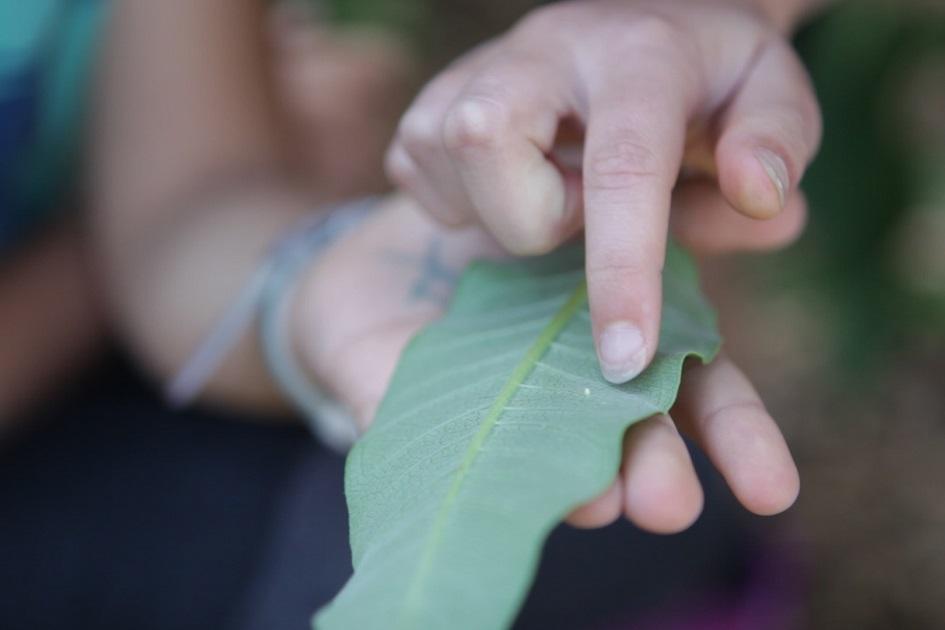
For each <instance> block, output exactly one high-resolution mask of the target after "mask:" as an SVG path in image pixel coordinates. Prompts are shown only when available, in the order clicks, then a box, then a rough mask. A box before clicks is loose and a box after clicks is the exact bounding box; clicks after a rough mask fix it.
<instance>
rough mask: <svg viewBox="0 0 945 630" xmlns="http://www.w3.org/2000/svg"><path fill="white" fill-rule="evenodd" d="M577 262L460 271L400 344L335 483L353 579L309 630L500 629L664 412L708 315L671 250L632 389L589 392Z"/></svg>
mask: <svg viewBox="0 0 945 630" xmlns="http://www.w3.org/2000/svg"><path fill="white" fill-rule="evenodd" d="M583 263H584V252H583V249H582V248H579V247H573V248H568V249H564V250H561V251H558V252H556V253H554V254H551V255H548V256H544V257H541V258H535V259H530V260H526V261H516V262H511V263H508V262H505V263H495V262H481V263H475V264H474V265H472V266H471V267H470V268H469V270H468V271H467V272H466V273H465V274H464V276H463V278H462V280H461V281H460V285H459V287H458V288H457V291H456V295H455V296H454V299H453V303H452V305H451V307H450V310H449V312H448V313H447V315H446V316H445V317H444V318H443V319H442V320H440V321H438V322H436V323H434V324H432V325H431V326H429V327H427V328H426V329H425V330H424V331H423V332H422V333H421V334H419V335H418V336H417V337H416V338H415V339H414V340H413V341H412V342H411V344H410V345H409V347H408V348H407V350H406V351H405V352H404V355H403V357H402V358H401V361H400V364H399V365H398V367H397V370H396V373H395V374H394V377H393V380H392V383H391V386H390V388H389V390H388V393H387V395H386V397H385V399H384V401H383V402H382V404H381V406H380V409H379V411H378V414H377V418H376V420H375V422H374V425H373V426H372V428H371V429H370V430H369V431H368V432H367V434H366V435H365V436H364V437H363V438H362V439H361V440H360V441H359V442H358V444H357V445H356V446H355V447H354V449H353V450H352V451H351V453H350V455H349V457H348V462H347V467H346V475H345V491H346V494H347V499H348V508H349V512H350V525H351V532H350V533H351V550H352V556H353V563H354V575H353V576H352V578H351V579H350V580H349V582H348V583H347V584H346V585H345V587H344V588H343V589H342V591H341V593H340V594H339V595H338V596H337V597H336V598H335V599H334V601H332V602H331V603H330V604H329V605H328V606H327V607H326V608H324V609H323V610H322V611H320V612H319V613H318V615H317V616H316V618H315V620H314V622H315V625H316V627H317V628H320V629H324V630H333V629H345V630H347V629H357V630H373V629H381V628H384V629H390V628H393V629H399V630H408V629H409V630H413V629H427V628H431V629H438V628H450V629H454V630H462V629H465V628H469V629H470V630H483V629H491V628H504V627H507V626H508V625H510V624H511V623H512V621H513V620H514V617H515V614H516V612H517V610H518V607H519V606H520V604H521V602H522V600H523V599H524V597H525V595H526V593H527V591H528V587H529V585H530V583H531V581H532V578H533V577H534V573H535V570H536V566H537V564H538V559H539V556H540V553H541V547H542V544H543V543H544V540H545V539H546V537H547V536H548V534H549V533H550V531H551V530H552V528H554V527H555V526H556V525H557V524H558V523H559V522H560V521H561V520H562V519H563V518H564V517H565V516H566V515H567V514H568V512H570V511H571V510H572V509H573V508H575V507H576V506H578V505H580V504H581V503H583V502H585V501H587V500H589V499H591V498H593V497H594V496H596V495H598V494H600V493H601V492H602V491H603V490H604V489H605V488H606V487H607V486H608V485H609V484H610V483H611V481H612V480H613V478H614V475H615V473H616V472H617V469H618V467H619V465H620V455H621V437H622V435H623V433H624V431H626V429H627V427H629V426H630V425H631V424H633V423H634V422H637V421H639V420H642V419H644V418H647V417H649V416H652V415H653V414H656V413H663V412H666V411H667V410H668V409H669V408H670V406H671V405H672V403H673V401H674V400H675V398H676V392H677V390H678V387H679V381H680V375H681V372H682V366H683V361H684V360H685V359H686V357H687V356H690V355H695V356H697V357H699V358H701V359H702V360H703V361H707V360H710V359H711V358H712V357H713V356H714V355H715V353H716V351H717V349H718V347H719V343H720V341H719V336H718V333H717V332H716V327H715V315H714V313H713V312H712V310H711V308H710V307H709V306H708V304H707V303H706V302H705V300H704V299H703V298H702V296H701V294H700V292H699V286H698V278H697V275H696V272H695V268H694V266H693V265H692V263H691V262H690V260H689V259H688V258H687V257H686V256H685V254H683V253H682V252H681V251H679V250H677V249H675V248H670V250H669V252H668V254H667V261H666V266H665V270H664V276H663V294H664V305H663V316H662V328H661V336H660V343H659V348H658V351H657V355H656V358H655V360H654V361H653V362H652V364H651V365H650V367H649V368H647V370H646V371H645V372H644V373H643V374H641V375H640V376H639V377H637V378H636V379H634V380H633V381H631V382H629V383H626V384H624V385H619V386H617V385H612V384H610V383H608V382H607V381H605V380H604V379H603V378H602V377H601V376H600V370H599V368H598V364H597V358H596V354H595V352H594V344H593V338H592V335H591V324H590V316H589V313H588V309H587V289H586V284H585V281H584V269H583Z"/></svg>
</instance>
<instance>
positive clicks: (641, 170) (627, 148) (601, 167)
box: [588, 133, 660, 189]
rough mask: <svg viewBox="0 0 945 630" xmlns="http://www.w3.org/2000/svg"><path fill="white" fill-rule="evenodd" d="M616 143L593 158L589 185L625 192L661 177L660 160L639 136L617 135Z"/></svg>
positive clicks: (589, 167) (590, 166)
mask: <svg viewBox="0 0 945 630" xmlns="http://www.w3.org/2000/svg"><path fill="white" fill-rule="evenodd" d="M614 137H615V140H614V141H612V142H610V143H609V144H608V145H607V146H606V147H604V148H603V149H602V150H600V151H599V152H597V153H596V154H595V155H594V156H592V158H591V160H590V163H589V164H588V169H589V171H590V172H589V173H588V175H590V178H591V179H590V181H589V182H588V184H589V185H590V186H591V187H593V188H597V189H624V188H628V187H629V186H630V185H631V184H632V182H633V181H634V180H639V179H652V178H653V177H656V176H658V175H659V173H660V164H659V159H658V158H657V156H656V154H655V153H654V152H653V150H652V149H651V148H650V147H649V146H648V145H647V144H646V143H644V142H643V141H642V140H641V139H640V138H638V137H636V134H628V133H623V134H614Z"/></svg>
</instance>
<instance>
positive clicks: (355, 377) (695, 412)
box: [294, 197, 798, 532]
mask: <svg viewBox="0 0 945 630" xmlns="http://www.w3.org/2000/svg"><path fill="white" fill-rule="evenodd" d="M741 220H742V221H744V223H742V224H739V223H735V224H733V227H732V230H730V231H729V232H725V233H720V234H721V236H720V237H719V238H718V239H717V240H715V241H713V240H711V239H707V238H704V237H703V238H702V240H701V246H700V251H703V252H711V251H717V250H719V249H728V248H730V247H737V246H739V245H740V244H741V245H744V244H745V243H749V242H753V241H754V239H755V238H756V236H757V235H756V234H755V232H754V231H753V230H754V229H755V226H756V224H753V223H751V222H750V221H749V220H748V219H744V218H742V219H741ZM767 225H768V226H769V227H768V230H769V231H768V232H767V233H766V235H765V237H766V238H767V239H769V241H770V242H772V243H773V244H774V243H781V242H784V241H786V240H789V239H790V238H791V237H792V235H793V234H794V232H795V231H796V230H794V228H793V227H792V226H791V225H790V224H788V223H784V222H773V223H770V224H767ZM746 227H747V228H749V229H744V228H746ZM777 229H780V230H781V231H780V232H777ZM677 236H683V235H682V234H678V235H677ZM498 255H501V249H500V248H499V246H498V245H497V244H496V243H495V242H494V241H493V240H492V239H491V238H490V237H489V236H488V235H487V234H486V233H485V232H483V231H482V230H480V229H477V228H469V229H465V230H449V229H446V228H443V227H441V226H438V225H437V224H436V223H434V222H433V221H431V220H430V219H429V218H428V217H427V216H426V215H425V214H423V213H422V212H421V210H420V209H419V208H418V207H417V205H416V204H414V203H413V202H411V201H409V200H407V199H405V198H403V197H393V198H391V199H389V200H387V201H385V202H384V203H383V204H382V207H381V208H380V209H379V211H378V213H377V215H376V216H375V217H373V218H371V219H370V220H369V221H368V222H367V223H365V224H363V225H361V226H360V227H359V228H358V229H357V230H356V231H355V232H354V233H352V234H350V235H348V236H346V237H345V238H343V239H342V240H341V241H339V242H338V243H336V244H334V245H333V246H332V247H331V248H330V249H329V250H328V251H326V252H325V255H324V256H323V257H321V258H320V260H319V263H318V264H317V266H315V267H314V268H313V270H312V272H311V273H310V274H309V275H308V276H307V277H306V278H305V279H304V280H303V282H302V284H301V286H300V292H299V299H298V301H297V302H296V309H295V313H294V333H295V338H296V339H297V347H298V348H299V349H300V355H301V356H302V357H303V359H304V361H305V363H306V365H307V366H308V367H309V369H310V370H311V371H312V374H313V376H314V378H316V379H317V380H318V381H319V382H321V383H322V384H324V385H325V386H326V387H328V388H329V389H330V390H331V391H332V392H333V393H334V394H335V395H337V396H338V397H339V398H340V399H341V400H342V401H343V402H344V403H345V404H347V405H348V407H349V408H350V409H352V410H354V411H355V415H356V420H357V422H358V425H359V428H360V429H361V430H364V429H365V428H367V426H368V424H369V423H370V421H371V419H372V418H373V416H374V412H375V410H376V408H377V405H378V403H379V402H380V400H381V397H382V396H383V394H384V391H385V389H386V388H387V384H388V382H389V380H390V377H391V374H392V373H393V371H394V367H395V365H396V363H397V360H398V358H399V356H400V352H401V350H402V349H403V347H404V346H405V345H406V343H407V341H408V340H409V339H410V337H411V336H412V335H413V334H414V333H415V332H416V331H417V330H419V329H420V327H421V326H423V325H424V324H426V323H428V322H430V321H431V320H433V319H435V318H436V317H438V316H440V315H441V314H442V313H443V309H444V306H445V303H446V301H447V300H448V298H449V296H450V295H451V293H452V290H453V281H454V280H455V279H456V278H457V277H458V276H459V274H460V273H461V270H462V269H463V268H464V267H465V266H466V264H467V263H468V262H469V261H471V260H472V259H474V258H483V257H494V256H498ZM673 418H674V419H675V420H676V425H678V426H679V429H680V430H681V431H683V432H684V433H686V434H688V435H689V436H691V437H692V439H693V440H695V441H696V443H698V444H699V445H700V446H701V447H702V448H703V450H705V452H706V453H707V454H708V455H709V457H710V459H711V460H712V461H713V463H714V464H715V466H716V467H717V468H718V469H719V470H720V471H721V473H722V475H723V476H724V477H725V478H726V479H727V481H728V484H729V485H730V486H731V488H732V490H733V491H734V493H735V495H736V496H737V497H738V498H739V499H740V500H741V502H742V503H743V504H744V505H745V507H747V508H748V509H749V510H752V511H754V512H756V513H758V514H772V513H775V512H779V511H781V510H783V509H786V508H787V507H788V506H790V505H791V503H792V502H793V501H794V498H795V497H796V495H797V491H798V477H797V470H796V468H795V467H794V462H793V460H792V459H791V455H790V453H789V452H788V449H787V446H786V445H785V443H784V439H783V438H782V437H781V434H780V432H779V431H778V428H777V426H776V425H775V423H774V421H773V420H772V419H771V417H770V416H769V415H768V413H767V411H765V409H764V406H763V405H762V404H761V402H760V400H759V398H758V395H757V393H756V392H755V390H754V388H753V387H752V386H751V384H750V383H749V382H748V380H747V379H746V378H745V377H744V376H743V375H742V374H741V373H740V372H739V371H738V369H737V368H736V367H735V366H734V365H732V363H731V362H730V361H728V360H727V359H725V358H720V359H717V360H716V361H715V362H714V363H712V364H711V365H709V366H698V367H696V366H690V367H688V368H687V370H686V373H685V375H684V385H683V388H682V390H681V391H680V397H679V400H678V403H677V405H676V408H675V409H674V410H673ZM701 508H702V490H701V487H700V485H699V481H698V479H697V478H696V475H695V472H694V470H693V467H692V462H691V461H690V459H689V454H688V452H687V451H686V448H685V446H684V444H683V441H682V439H681V438H680V434H679V432H677V430H676V426H675V425H674V424H673V422H672V421H671V420H670V419H669V418H668V417H665V416H664V417H657V418H651V419H649V420H646V421H643V422H641V423H638V424H637V425H635V426H634V427H633V428H632V429H630V431H628V432H627V436H626V438H625V442H624V464H623V467H622V468H621V471H620V473H619V474H618V475H617V478H616V479H615V481H614V483H613V485H612V486H611V487H610V489H609V490H608V491H607V492H605V493H604V494H603V495H602V496H601V497H599V498H597V499H595V500H594V501H592V502H590V503H588V504H587V505H585V506H584V507H582V508H580V509H578V510H577V511H576V512H574V513H573V514H572V515H571V517H570V519H569V521H570V522H571V523H572V524H574V525H578V526H584V527H593V526H602V525H606V524H607V523H609V522H611V521H613V520H614V519H616V518H617V517H618V516H619V515H620V514H621V513H623V514H625V515H626V516H627V517H628V518H629V519H630V520H632V521H633V522H634V523H636V524H637V525H639V526H640V527H643V528H645V529H648V530H651V531H655V532H672V531H679V530H681V529H685V528H686V527H688V526H689V525H690V524H691V523H692V522H693V521H694V520H695V519H696V517H697V516H698V515H699V512H700V510H701Z"/></svg>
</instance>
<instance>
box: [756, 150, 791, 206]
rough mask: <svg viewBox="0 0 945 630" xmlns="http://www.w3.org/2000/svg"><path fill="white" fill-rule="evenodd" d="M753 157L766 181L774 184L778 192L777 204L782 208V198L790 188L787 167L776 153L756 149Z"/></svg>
mask: <svg viewBox="0 0 945 630" xmlns="http://www.w3.org/2000/svg"><path fill="white" fill-rule="evenodd" d="M755 157H757V158H758V162H760V163H761V168H763V169H765V173H767V174H768V179H770V180H771V183H772V184H774V187H775V189H777V191H778V203H779V204H780V205H781V208H784V198H785V195H787V191H788V188H790V186H791V181H790V176H789V175H788V170H787V165H786V164H785V163H784V160H782V159H781V158H780V157H779V156H778V155H777V154H776V153H774V152H773V151H769V150H768V149H758V150H757V151H755Z"/></svg>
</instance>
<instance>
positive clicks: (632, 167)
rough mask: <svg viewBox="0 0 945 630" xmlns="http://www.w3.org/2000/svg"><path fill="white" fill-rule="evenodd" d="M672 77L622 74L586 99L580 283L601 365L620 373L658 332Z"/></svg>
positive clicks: (679, 105) (680, 132)
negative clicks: (583, 277)
mask: <svg viewBox="0 0 945 630" xmlns="http://www.w3.org/2000/svg"><path fill="white" fill-rule="evenodd" d="M677 83H678V81H675V80H672V79H667V78H666V76H665V75H664V76H654V73H653V72H652V71H651V70H641V71H639V72H637V73H630V74H626V73H625V74H624V75H623V76H622V77H621V79H620V80H619V81H615V82H611V83H608V84H607V85H606V87H605V88H604V89H603V90H601V91H600V92H598V93H597V94H596V95H595V96H593V97H592V98H591V102H590V112H589V114H590V115H589V117H588V125H587V137H586V138H587V139H586V145H585V151H584V169H583V175H584V208H585V211H584V214H585V216H584V224H585V239H586V245H587V263H586V264H587V285H588V296H589V300H590V308H591V319H592V322H593V327H594V335H595V339H596V340H597V354H598V357H599V359H600V366H601V371H602V373H603V375H604V378H606V379H607V380H608V381H611V382H613V383H623V382H626V381H628V380H630V379H632V378H633V377H635V376H636V375H638V374H639V373H640V372H641V371H643V369H644V368H645V367H646V366H647V365H648V364H649V362H650V360H651V359H652V358H653V354H654V352H655V351H656V346H657V342H658V340H659V321H660V307H661V300H662V283H661V277H662V269H663V260H664V258H665V253H666V234H667V231H668V226H669V208H670V198H671V195H672V189H673V185H674V184H675V182H676V178H677V175H678V173H679V167H680V163H681V161H682V154H683V148H684V145H685V133H686V123H687V116H688V101H689V100H690V99H689V98H687V95H686V93H685V91H684V90H683V89H682V87H681V86H678V85H676V84H677Z"/></svg>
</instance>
